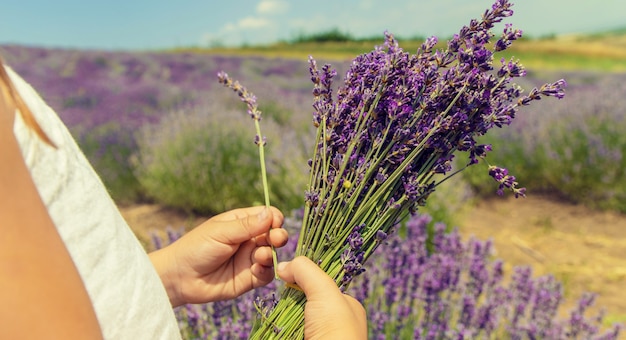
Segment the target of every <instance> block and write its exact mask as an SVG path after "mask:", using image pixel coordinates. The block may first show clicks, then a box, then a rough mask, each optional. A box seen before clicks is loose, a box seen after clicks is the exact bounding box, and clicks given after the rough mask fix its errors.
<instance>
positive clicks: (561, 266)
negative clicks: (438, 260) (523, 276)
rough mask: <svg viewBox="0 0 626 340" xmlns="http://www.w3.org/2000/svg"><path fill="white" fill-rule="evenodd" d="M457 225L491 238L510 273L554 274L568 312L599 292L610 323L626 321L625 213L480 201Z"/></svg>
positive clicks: (533, 201)
mask: <svg viewBox="0 0 626 340" xmlns="http://www.w3.org/2000/svg"><path fill="white" fill-rule="evenodd" d="M459 221H461V222H460V223H459V224H460V227H461V230H462V231H463V234H464V235H466V236H468V237H469V236H470V235H475V236H476V237H478V238H480V239H488V238H492V239H493V241H494V244H495V250H496V254H495V256H496V257H498V258H501V259H503V260H504V261H505V263H506V269H507V272H510V268H511V267H512V266H515V265H532V267H533V271H534V272H535V274H536V275H543V274H552V275H554V276H555V277H556V278H557V279H558V280H559V281H560V282H562V284H563V287H564V292H565V299H566V301H565V306H564V307H565V309H566V310H567V309H569V308H571V306H572V304H573V303H575V302H576V301H577V299H578V297H580V295H581V294H582V293H583V292H595V293H598V294H599V295H598V297H597V299H596V306H604V307H605V308H606V312H607V317H606V319H607V320H606V321H608V322H622V323H626V215H623V214H617V213H611V212H598V211H593V210H590V209H588V208H586V207H583V206H578V205H573V204H568V203H563V202H558V201H555V200H550V199H547V198H544V197H528V198H525V199H518V200H516V199H514V198H507V199H493V200H488V201H482V202H479V203H478V204H476V205H475V206H473V207H471V208H469V209H467V211H465V212H464V213H462V214H461V218H459Z"/></svg>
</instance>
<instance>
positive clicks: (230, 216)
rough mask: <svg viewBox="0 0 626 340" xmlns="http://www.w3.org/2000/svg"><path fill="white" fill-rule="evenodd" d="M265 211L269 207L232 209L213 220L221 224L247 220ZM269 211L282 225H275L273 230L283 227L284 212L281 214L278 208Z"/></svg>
mask: <svg viewBox="0 0 626 340" xmlns="http://www.w3.org/2000/svg"><path fill="white" fill-rule="evenodd" d="M264 209H267V207H266V206H264V205H258V206H254V207H247V208H238V209H232V210H229V211H226V212H223V213H221V214H219V215H216V216H213V217H212V218H211V219H212V220H214V221H220V222H227V221H234V220H240V219H242V218H246V217H248V216H250V215H258V214H260V213H261V212H262V211H263V210H264ZM269 209H270V210H271V211H272V215H273V216H274V219H275V220H277V221H275V222H280V223H273V224H272V227H273V228H280V226H282V224H283V220H284V216H283V214H282V212H280V210H278V209H277V208H276V207H269Z"/></svg>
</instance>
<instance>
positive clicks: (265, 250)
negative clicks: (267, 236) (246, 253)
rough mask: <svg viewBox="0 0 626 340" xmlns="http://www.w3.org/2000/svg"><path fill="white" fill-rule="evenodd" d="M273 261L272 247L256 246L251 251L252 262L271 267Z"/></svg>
mask: <svg viewBox="0 0 626 340" xmlns="http://www.w3.org/2000/svg"><path fill="white" fill-rule="evenodd" d="M273 262H274V261H273V258H272V249H271V248H270V247H258V248H255V249H254V250H253V251H252V263H258V264H260V265H262V266H266V267H272V265H273Z"/></svg>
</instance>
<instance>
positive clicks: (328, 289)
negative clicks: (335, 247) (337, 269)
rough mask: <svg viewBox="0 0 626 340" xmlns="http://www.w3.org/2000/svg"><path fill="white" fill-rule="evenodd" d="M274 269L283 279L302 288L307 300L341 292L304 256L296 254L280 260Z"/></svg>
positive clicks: (321, 298)
mask: <svg viewBox="0 0 626 340" xmlns="http://www.w3.org/2000/svg"><path fill="white" fill-rule="evenodd" d="M276 270H277V272H278V276H280V278H281V279H282V280H283V281H285V282H288V283H295V284H297V285H298V286H299V287H300V288H302V291H303V292H304V294H305V295H306V297H307V300H309V301H312V300H326V299H328V297H329V295H332V294H335V293H337V294H341V291H339V288H337V284H336V283H335V281H334V280H333V279H332V278H331V277H330V276H328V274H326V273H325V272H324V271H323V270H322V269H321V268H320V267H319V266H318V265H316V264H315V263H313V261H311V260H310V259H309V258H307V257H305V256H298V257H296V258H295V259H293V260H292V261H291V262H281V263H279V264H278V266H277V268H276Z"/></svg>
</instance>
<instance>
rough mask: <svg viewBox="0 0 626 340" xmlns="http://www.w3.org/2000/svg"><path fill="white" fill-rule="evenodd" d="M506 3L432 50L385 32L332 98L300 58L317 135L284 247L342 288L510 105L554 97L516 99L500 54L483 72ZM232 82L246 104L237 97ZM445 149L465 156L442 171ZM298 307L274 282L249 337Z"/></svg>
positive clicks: (430, 43) (279, 329)
mask: <svg viewBox="0 0 626 340" xmlns="http://www.w3.org/2000/svg"><path fill="white" fill-rule="evenodd" d="M511 6H512V5H511V3H509V1H507V0H497V1H496V2H495V3H494V5H493V6H492V8H491V9H490V10H487V11H485V13H484V14H483V16H482V19H481V20H472V21H471V22H470V24H469V25H468V26H465V27H463V28H462V29H461V31H460V32H459V33H458V34H456V35H454V37H453V38H452V39H451V40H450V41H448V43H447V47H446V48H445V49H436V48H435V47H436V46H435V45H436V44H437V39H436V38H434V37H433V38H430V39H427V40H426V41H425V42H424V43H423V44H422V46H421V47H420V48H419V49H418V50H417V53H416V54H410V53H407V52H405V51H403V50H402V48H400V47H399V46H398V43H397V41H396V40H395V39H394V37H393V36H392V35H391V34H386V41H385V43H384V45H383V46H380V47H377V48H375V49H374V50H373V51H371V52H369V53H367V54H363V55H360V56H358V57H357V58H356V59H354V60H353V62H352V64H351V66H350V69H349V70H348V72H347V74H346V76H345V80H344V84H343V86H341V87H339V89H338V90H337V95H336V97H335V96H333V86H332V85H333V84H332V81H333V78H334V77H335V76H336V72H335V71H334V70H332V69H331V67H330V65H324V66H323V67H322V68H321V69H318V67H317V65H316V62H315V60H314V59H312V58H311V59H310V73H311V80H312V82H313V85H314V89H313V96H314V104H313V107H314V110H315V112H314V114H313V123H314V125H315V127H316V128H317V137H316V143H315V148H314V150H313V155H312V158H311V160H310V167H311V171H310V179H309V187H308V188H307V190H306V192H305V195H304V196H305V197H304V199H305V209H304V218H303V222H302V227H301V232H300V236H299V240H298V246H297V250H296V255H305V256H308V257H309V258H311V259H312V260H313V261H315V262H316V263H318V264H319V266H320V267H321V268H322V269H323V270H324V271H325V272H326V273H328V274H329V275H330V276H331V277H332V278H333V279H334V280H335V281H336V282H337V285H338V286H339V287H341V288H342V289H346V288H347V287H348V285H349V284H350V282H351V281H352V279H353V278H354V277H355V276H357V275H359V274H360V273H361V272H363V271H364V269H363V264H364V263H365V261H366V260H367V259H368V257H369V256H370V255H371V254H372V253H373V252H374V250H375V249H376V248H377V247H378V246H379V245H380V244H381V243H383V240H385V238H386V237H387V236H388V235H389V234H390V233H393V232H394V230H395V229H396V227H397V225H398V223H399V221H401V220H403V219H404V218H405V217H407V216H408V215H409V214H411V213H414V212H416V211H417V209H418V207H420V206H422V205H424V204H425V202H426V199H427V198H428V196H429V195H430V194H431V193H432V192H433V191H434V190H435V188H436V187H437V186H438V185H440V184H441V183H443V182H444V181H445V180H446V179H447V178H449V177H450V176H453V175H454V174H456V173H458V172H459V171H461V170H462V169H464V168H465V167H467V166H470V165H473V164H476V163H478V161H479V159H481V158H484V157H485V156H486V154H487V152H489V151H490V150H491V146H490V145H481V144H479V143H477V142H476V138H477V137H479V136H481V135H484V134H485V133H487V132H488V131H489V130H490V129H492V128H494V127H502V126H504V125H508V124H510V122H511V120H512V119H513V118H514V116H515V113H516V111H517V109H518V108H519V107H520V106H525V105H529V104H530V103H531V102H532V101H535V100H539V99H541V98H542V97H544V96H554V97H557V98H562V97H563V96H564V93H563V88H564V86H565V81H564V80H559V81H556V82H555V83H551V84H545V85H543V86H542V87H541V88H535V89H533V90H532V91H530V93H529V94H528V95H522V89H521V88H520V87H519V86H517V85H515V84H514V83H512V79H513V78H516V77H522V76H524V75H525V71H524V69H523V67H522V66H521V65H520V63H519V61H517V60H510V61H505V60H502V61H501V65H500V66H499V67H498V68H497V69H495V68H494V66H493V61H494V53H495V52H498V51H502V50H504V49H506V48H507V47H508V46H510V44H511V43H512V42H513V41H514V40H516V39H518V38H519V37H521V31H520V30H517V29H513V28H512V27H511V25H508V24H507V25H506V26H505V28H504V30H503V33H502V35H501V37H500V38H499V39H498V40H497V41H496V42H495V43H492V41H491V40H492V38H493V37H494V34H493V33H492V32H491V29H492V28H493V27H494V24H496V23H499V22H501V21H502V19H503V18H505V17H508V16H511V15H512V13H513V11H512V10H511ZM224 77H225V75H224V74H222V78H224ZM222 82H224V83H225V84H227V85H228V84H231V85H232V82H231V83H229V82H228V81H222ZM231 87H232V86H231ZM234 89H235V90H236V91H237V92H238V93H239V94H240V95H241V96H242V99H243V100H244V101H246V97H245V96H243V95H244V94H246V96H247V93H246V92H245V91H242V90H241V88H234ZM247 98H248V99H249V97H247ZM247 102H248V103H249V102H250V101H249V100H248V101H247ZM251 111H254V110H251ZM259 138H260V137H259V136H257V140H258V139H259ZM457 152H466V153H467V154H468V155H469V160H468V161H467V162H466V165H465V166H463V167H461V168H460V169H458V170H456V171H453V167H452V161H453V159H454V156H455V154H456V153H457ZM489 174H490V175H491V176H492V177H493V178H494V179H495V180H496V181H497V182H498V183H499V187H498V192H499V193H502V192H503V190H504V189H508V190H511V191H512V192H513V193H514V195H515V196H516V197H518V196H524V193H525V189H524V188H519V187H518V183H517V182H516V180H515V177H514V176H512V175H509V174H508V172H507V170H506V169H504V168H500V167H497V166H494V165H489ZM304 303H305V296H304V294H303V293H302V292H301V291H299V290H297V289H293V288H286V289H285V290H284V291H283V292H282V295H281V296H280V299H279V301H278V302H277V303H276V305H275V306H274V308H273V309H272V310H271V311H270V312H268V313H267V314H266V315H262V317H261V318H260V320H259V322H258V323H257V325H256V327H255V330H254V331H253V334H252V336H251V338H252V339H268V338H282V339H286V338H289V339H294V338H302V337H303V325H304V320H303V316H304Z"/></svg>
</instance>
